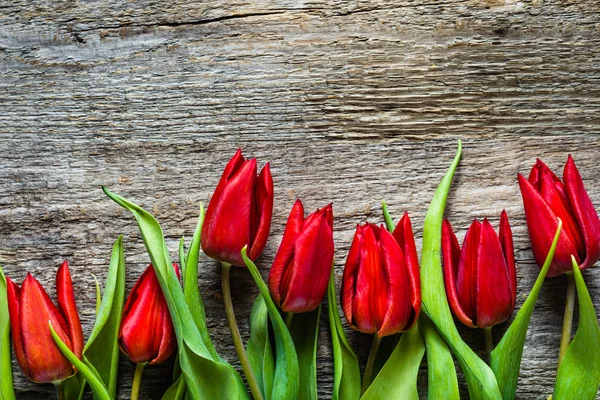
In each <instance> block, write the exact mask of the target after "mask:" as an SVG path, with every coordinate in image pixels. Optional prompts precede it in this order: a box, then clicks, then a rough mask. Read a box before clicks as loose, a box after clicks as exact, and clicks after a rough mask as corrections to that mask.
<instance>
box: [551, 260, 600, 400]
mask: <svg viewBox="0 0 600 400" xmlns="http://www.w3.org/2000/svg"><path fill="white" fill-rule="evenodd" d="M571 260H572V262H573V274H574V276H575V285H576V286H577V299H578V301H579V324H578V326H577V333H575V336H574V337H573V341H572V342H571V344H570V345H569V347H568V349H567V352H566V353H565V356H564V358H563V359H562V361H561V363H560V366H559V368H558V373H557V374H556V385H555V386H554V394H553V395H552V396H553V399H554V400H563V399H578V400H586V399H590V400H594V399H595V398H596V393H598V386H599V385H600V329H599V328H598V320H597V319H596V312H595V311H594V304H593V303H592V299H591V298H590V294H589V293H588V290H587V287H586V286H585V281H584V280H583V276H582V275H581V270H580V269H579V266H578V265H577V262H576V261H575V258H574V257H573V256H571Z"/></svg>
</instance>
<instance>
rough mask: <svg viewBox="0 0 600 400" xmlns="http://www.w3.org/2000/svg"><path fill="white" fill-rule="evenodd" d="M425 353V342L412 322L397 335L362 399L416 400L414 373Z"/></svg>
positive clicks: (415, 377) (415, 374) (417, 370)
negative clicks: (387, 357) (386, 358)
mask: <svg viewBox="0 0 600 400" xmlns="http://www.w3.org/2000/svg"><path fill="white" fill-rule="evenodd" d="M423 354H425V344H424V343H423V338H422V337H421V332H420V331H419V324H415V325H414V326H413V327H412V328H410V329H409V330H408V331H406V332H404V333H403V334H402V336H401V337H400V341H399V342H398V344H397V345H396V348H395V349H394V351H393V352H392V355H391V356H390V358H389V359H388V360H387V362H386V363H385V365H384V366H383V368H381V371H379V374H378V375H377V377H375V380H373V383H371V385H370V386H369V388H368V389H367V391H366V392H365V393H364V394H363V395H362V397H361V400H381V399H403V400H411V399H412V400H419V393H418V392H417V375H418V373H419V366H420V365H421V360H422V359H423Z"/></svg>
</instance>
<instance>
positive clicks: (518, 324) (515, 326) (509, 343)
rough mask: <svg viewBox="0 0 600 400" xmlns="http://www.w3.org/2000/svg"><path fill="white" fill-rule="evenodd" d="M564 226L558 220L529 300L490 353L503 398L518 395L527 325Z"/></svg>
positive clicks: (491, 364) (509, 399)
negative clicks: (552, 239) (550, 244)
mask: <svg viewBox="0 0 600 400" xmlns="http://www.w3.org/2000/svg"><path fill="white" fill-rule="evenodd" d="M561 229H562V221H560V220H559V223H558V229H557V230H556V234H555V235H554V241H553V242H552V246H551V247H550V251H549V252H548V256H547V257H546V261H545V262H544V266H543V267H542V270H541V271H540V274H539V275H538V277H537V279H536V281H535V284H534V285H533V288H532V289H531V292H530V293H529V296H527V300H525V303H523V306H522V307H521V309H520V310H519V312H518V313H517V316H516V317H515V319H514V321H513V322H512V323H511V324H510V327H509V328H508V330H507V331H506V333H504V336H503V337H502V340H500V343H498V345H497V346H496V348H495V349H494V351H492V353H491V355H490V366H491V367H492V371H494V375H496V380H497V381H498V387H499V388H500V392H501V393H502V399H503V400H512V399H514V398H515V394H516V392H517V381H518V379H519V370H520V369H521V358H522V356H523V346H524V345H525V336H526V335H527V327H528V326H529V320H530V319H531V314H532V313H533V308H534V307H535V302H536V301H537V298H538V295H539V293H540V290H541V289H542V284H543V283H544V279H545V278H546V274H547V273H548V270H549V269H550V264H552V259H553V258H554V251H555V250H556V245H557V244H558V238H559V236H560V231H561Z"/></svg>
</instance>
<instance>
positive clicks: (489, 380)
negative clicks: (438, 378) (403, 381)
mask: <svg viewBox="0 0 600 400" xmlns="http://www.w3.org/2000/svg"><path fill="white" fill-rule="evenodd" d="M461 150H462V145H461V142H460V141H459V142H458V150H457V152H456V156H455V157H454V161H453V162H452V164H451V166H450V168H449V169H448V171H447V172H446V175H445V176H444V178H443V179H442V181H441V182H440V185H439V186H438V188H437V190H436V192H435V195H434V197H433V200H432V201H431V205H430V206H429V210H428V211H427V215H426V217H425V224H424V228H423V255H422V257H421V290H422V297H423V305H422V308H423V311H424V312H425V313H426V314H427V315H428V316H429V318H431V320H432V321H433V323H434V324H435V326H436V327H437V329H438V331H439V332H440V335H441V336H442V337H443V338H444V340H445V341H446V342H447V343H448V346H450V349H451V350H452V352H453V353H454V354H455V356H456V358H457V359H458V361H459V363H460V365H461V367H462V369H463V372H464V374H465V378H466V380H467V385H468V387H469V394H470V396H471V399H472V400H479V399H485V400H488V399H492V400H493V399H501V398H502V396H501V395H500V390H499V389H498V384H497V383H496V378H495V377H494V373H493V372H492V370H491V369H490V368H489V367H488V366H487V364H486V363H485V362H484V361H483V360H482V359H481V358H479V357H478V356H477V354H475V353H474V352H473V350H471V348H470V347H469V346H468V345H467V344H466V343H465V342H464V341H463V340H462V338H461V337H460V334H459V333H458V330H457V329H456V325H455V324H454V320H453V318H452V314H451V313H450V307H449V306H448V300H447V299H446V292H445V290H444V278H443V275H442V262H441V259H440V254H441V247H442V246H441V243H442V220H443V217H444V209H445V207H446V199H447V198H448V191H449V190H450V184H451V182H452V177H453V176H454V172H455V171H456V167H457V166H458V163H459V161H460V156H461ZM431 384H435V382H431Z"/></svg>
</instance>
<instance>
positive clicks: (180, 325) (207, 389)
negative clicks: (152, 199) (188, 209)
mask: <svg viewBox="0 0 600 400" xmlns="http://www.w3.org/2000/svg"><path fill="white" fill-rule="evenodd" d="M103 190H104V193H106V195H107V196H108V197H110V198H111V199H112V200H114V201H115V202H116V203H117V204H119V205H121V206H122V207H123V208H125V209H127V210H129V211H131V213H132V214H133V216H134V217H135V219H136V221H137V223H138V226H139V228H140V232H141V234H142V238H143V240H144V244H145V246H146V250H147V251H148V255H149V256H150V260H151V261H152V265H153V266H154V270H155V272H156V276H157V278H158V281H159V284H160V287H161V289H162V292H163V294H164V296H165V300H166V302H167V305H168V307H169V313H170V314H171V320H172V321H173V327H174V329H175V334H176V336H177V344H178V355H179V364H180V366H181V370H182V373H183V377H184V379H185V381H186V386H187V394H186V395H189V396H190V397H191V398H195V399H200V398H208V399H228V400H229V399H231V400H234V399H247V398H248V394H247V393H246V388H245V386H244V383H243V381H242V379H241V377H240V375H239V374H238V373H237V371H236V370H235V369H234V368H233V367H232V366H231V365H230V364H228V363H226V362H225V361H223V360H222V359H220V358H219V359H215V358H213V356H212V354H211V352H210V351H209V349H208V348H207V347H206V345H205V343H204V340H203V339H202V334H201V333H200V331H199V329H198V325H197V324H196V323H197V321H196V320H195V319H194V314H193V313H192V311H191V309H190V306H189V305H188V303H187V301H186V297H185V294H184V292H183V289H182V287H181V285H180V283H179V279H178V278H177V274H176V273H175V270H174V269H173V266H172V263H171V259H170V257H169V251H168V249H167V245H166V243H165V239H164V235H163V232H162V229H161V227H160V225H159V224H158V222H157V221H156V219H155V218H154V217H153V216H152V215H151V214H150V213H148V212H147V211H146V210H144V209H142V208H141V207H139V206H137V205H136V204H133V203H131V202H129V201H128V200H126V199H124V198H123V197H121V196H118V195H116V194H114V193H111V192H110V191H109V190H108V189H106V188H104V187H103ZM188 258H190V257H188ZM186 264H188V265H189V262H187V263H186ZM186 272H187V271H186Z"/></svg>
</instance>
